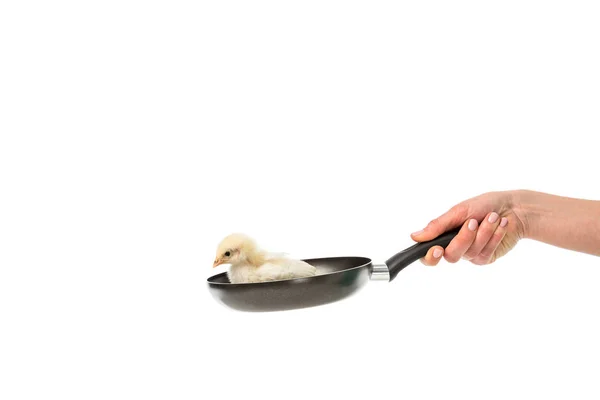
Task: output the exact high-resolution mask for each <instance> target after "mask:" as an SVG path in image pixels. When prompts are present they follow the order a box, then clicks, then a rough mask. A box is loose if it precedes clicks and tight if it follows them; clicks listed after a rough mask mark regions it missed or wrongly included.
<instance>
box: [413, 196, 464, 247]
mask: <svg viewBox="0 0 600 400" xmlns="http://www.w3.org/2000/svg"><path fill="white" fill-rule="evenodd" d="M468 216H469V213H468V209H467V207H466V206H463V205H458V206H455V207H452V208H451V209H450V210H449V211H448V212H446V213H445V214H443V215H441V216H439V217H438V218H436V219H434V220H432V221H431V222H430V223H429V224H427V226H426V227H425V228H424V229H423V230H420V231H418V232H415V233H412V234H411V235H410V236H411V237H412V239H413V240H414V241H416V242H426V241H428V240H432V239H435V238H436V237H438V236H439V235H441V234H442V233H444V232H446V231H449V230H451V229H453V228H456V227H458V226H460V225H462V224H463V222H464V221H466V220H467V217H468Z"/></svg>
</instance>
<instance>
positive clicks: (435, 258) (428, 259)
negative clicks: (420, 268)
mask: <svg viewBox="0 0 600 400" xmlns="http://www.w3.org/2000/svg"><path fill="white" fill-rule="evenodd" d="M443 254H444V248H443V247H441V246H433V247H432V248H430V249H429V250H428V251H427V254H426V255H425V257H423V258H421V262H422V263H423V264H425V265H427V266H429V267H435V266H436V265H437V264H438V263H439V262H440V260H441V259H442V255H443Z"/></svg>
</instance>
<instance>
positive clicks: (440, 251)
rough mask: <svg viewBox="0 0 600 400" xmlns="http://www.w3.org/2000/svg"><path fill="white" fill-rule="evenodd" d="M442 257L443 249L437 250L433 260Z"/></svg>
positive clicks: (434, 252)
mask: <svg viewBox="0 0 600 400" xmlns="http://www.w3.org/2000/svg"><path fill="white" fill-rule="evenodd" d="M441 256H442V249H435V250H434V251H433V258H440V257H441Z"/></svg>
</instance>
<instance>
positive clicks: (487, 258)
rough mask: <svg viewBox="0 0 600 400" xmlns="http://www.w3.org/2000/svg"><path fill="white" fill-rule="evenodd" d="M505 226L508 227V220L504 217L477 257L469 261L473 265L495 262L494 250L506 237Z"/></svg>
mask: <svg viewBox="0 0 600 400" xmlns="http://www.w3.org/2000/svg"><path fill="white" fill-rule="evenodd" d="M507 225H508V218H506V217H504V218H502V220H501V221H500V224H499V225H498V227H497V228H496V231H494V234H493V235H492V238H491V239H490V240H489V242H487V244H486V245H485V246H484V248H483V249H481V252H480V253H479V255H478V256H477V257H475V258H474V259H473V260H471V262H472V263H473V264H477V265H485V264H490V263H492V262H493V261H495V257H494V254H495V253H496V250H497V249H498V246H499V245H500V243H502V240H503V239H504V236H506V226H507Z"/></svg>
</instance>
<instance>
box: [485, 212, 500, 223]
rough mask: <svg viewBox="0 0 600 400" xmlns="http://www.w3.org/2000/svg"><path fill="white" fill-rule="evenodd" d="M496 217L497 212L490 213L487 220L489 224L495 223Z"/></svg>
mask: <svg viewBox="0 0 600 400" xmlns="http://www.w3.org/2000/svg"><path fill="white" fill-rule="evenodd" d="M498 217H499V215H498V214H496V213H495V212H493V213H491V214H490V217H489V218H488V222H489V223H490V224H493V223H495V222H496V221H498Z"/></svg>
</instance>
